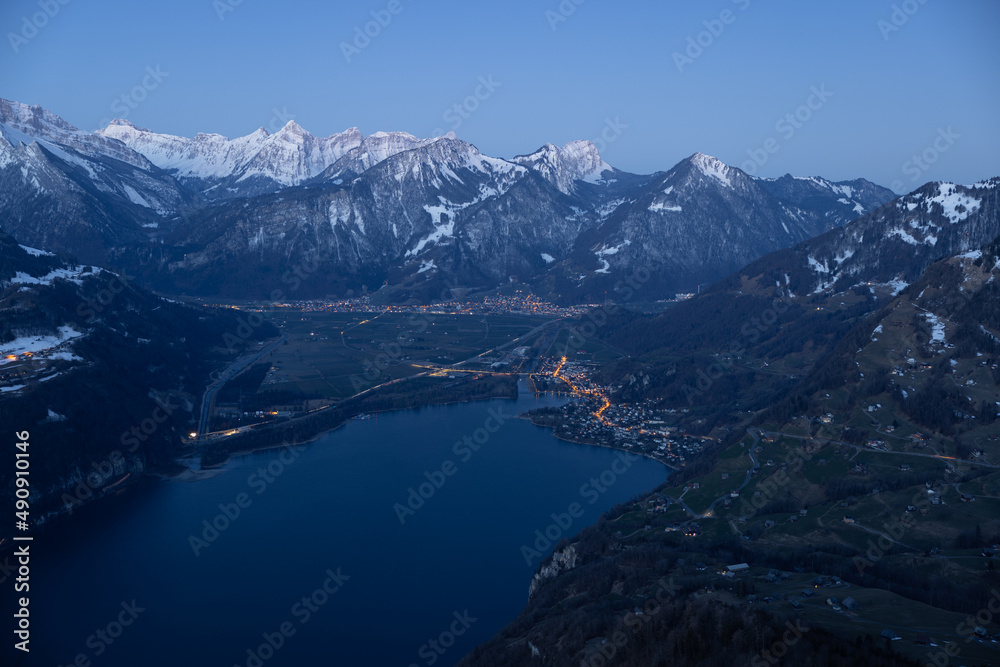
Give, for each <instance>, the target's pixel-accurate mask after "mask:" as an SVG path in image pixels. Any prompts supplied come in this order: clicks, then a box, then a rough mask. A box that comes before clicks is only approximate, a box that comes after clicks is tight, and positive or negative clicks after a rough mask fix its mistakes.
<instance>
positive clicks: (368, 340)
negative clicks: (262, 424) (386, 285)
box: [258, 309, 547, 399]
mask: <svg viewBox="0 0 1000 667" xmlns="http://www.w3.org/2000/svg"><path fill="white" fill-rule="evenodd" d="M266 315H267V316H268V317H269V318H270V319H271V320H272V321H274V322H275V323H276V324H278V325H279V327H280V328H281V330H282V332H283V333H285V334H287V335H288V337H289V339H288V342H287V343H286V344H284V345H282V346H280V347H279V348H278V349H277V350H276V351H275V352H274V353H273V354H272V355H271V357H270V358H269V363H270V365H271V372H270V373H269V374H268V377H266V378H265V379H264V382H263V383H262V384H261V385H260V388H259V390H258V392H274V393H276V394H281V395H287V396H297V397H300V398H311V399H342V398H346V397H348V396H352V395H354V394H356V393H357V392H358V391H360V390H361V389H365V388H368V387H369V386H374V385H377V384H381V383H384V382H387V381H389V380H393V379H396V378H402V377H410V376H413V375H416V374H419V373H424V372H428V371H429V370H432V369H430V368H428V367H429V366H432V365H451V364H455V363H458V362H461V361H465V360H466V359H470V358H472V357H475V356H477V355H479V354H481V353H483V352H486V351H488V350H490V349H492V348H495V347H497V346H501V345H504V344H505V343H508V342H510V341H512V340H514V339H516V338H518V337H519V336H523V335H524V334H526V333H528V332H530V331H531V330H532V329H534V328H535V327H537V326H538V325H540V324H542V323H543V322H545V321H547V320H546V319H544V318H539V317H526V316H510V315H498V316H488V317H483V316H481V315H413V314H397V313H389V314H383V315H372V314H364V313H357V314H353V313H325V312H298V311H289V310H287V309H280V310H276V311H270V312H267V313H266ZM530 342H531V341H527V342H526V343H525V344H530ZM501 354H502V353H501ZM480 366H481V367H482V365H480Z"/></svg>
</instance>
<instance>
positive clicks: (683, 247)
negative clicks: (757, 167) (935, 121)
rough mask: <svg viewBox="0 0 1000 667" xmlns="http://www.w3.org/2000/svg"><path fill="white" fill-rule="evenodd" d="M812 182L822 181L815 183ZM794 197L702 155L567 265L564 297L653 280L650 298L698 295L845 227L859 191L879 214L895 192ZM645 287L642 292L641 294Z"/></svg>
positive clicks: (594, 236)
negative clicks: (768, 257) (623, 281)
mask: <svg viewBox="0 0 1000 667" xmlns="http://www.w3.org/2000/svg"><path fill="white" fill-rule="evenodd" d="M808 182H810V183H812V181H808ZM817 182H822V183H824V184H828V185H829V186H830V187H825V186H824V187H823V188H822V189H811V188H810V189H807V190H806V191H801V190H800V189H795V188H785V192H780V189H779V188H777V187H775V186H774V183H773V182H766V181H763V180H761V179H757V178H754V177H752V176H749V175H748V174H746V173H745V172H743V171H742V170H740V169H737V168H735V167H730V166H728V165H726V164H724V163H723V162H721V161H720V160H718V159H717V158H714V157H712V156H709V155H704V154H702V153H696V154H694V155H692V156H691V157H689V158H688V159H686V160H683V161H682V162H680V163H679V164H677V165H676V166H675V167H674V168H673V169H671V170H670V171H668V172H666V173H664V174H661V175H659V176H658V177H657V178H654V179H653V180H652V181H651V182H649V184H647V185H646V186H645V187H643V188H641V189H639V190H638V191H637V192H636V193H635V196H634V197H633V198H632V200H631V201H629V202H627V203H624V204H622V205H621V206H619V207H618V208H617V209H616V210H615V211H614V212H613V213H611V214H610V215H609V216H607V218H606V219H604V220H603V221H602V223H601V225H600V226H599V227H597V228H596V229H594V230H593V231H592V232H589V233H585V234H583V235H581V237H580V238H579V239H578V243H577V247H576V251H575V252H574V255H573V257H572V259H571V260H570V261H568V262H567V263H566V267H565V268H566V271H565V273H564V274H563V278H564V281H565V282H564V284H563V289H565V290H567V291H578V292H582V293H589V294H593V293H595V292H596V293H601V292H603V291H605V290H609V289H611V286H613V285H616V284H619V280H620V278H621V277H622V276H627V275H631V274H634V273H636V272H637V271H649V270H650V267H656V270H655V271H652V276H651V279H649V280H646V281H644V289H645V290H653V291H656V292H661V293H662V292H667V293H670V292H679V291H692V290H693V289H695V287H696V285H697V284H699V283H709V282H712V281H714V280H717V279H718V278H719V277H720V276H722V275H725V274H726V273H728V272H731V271H735V270H737V269H739V268H740V267H741V266H744V265H745V264H747V263H748V262H750V261H752V260H753V259H755V258H757V257H760V256H762V255H764V254H767V253H768V252H771V251H773V250H775V249H778V248H782V247H787V246H789V245H793V244H795V243H798V242H800V241H803V240H805V239H807V238H810V237H812V236H815V235H816V234H819V233H821V232H824V231H826V230H828V229H830V228H831V227H833V226H835V225H838V224H843V222H845V221H846V220H845V217H844V215H843V214H842V211H841V210H840V208H841V207H842V206H843V204H842V203H840V201H839V200H840V199H844V198H845V195H846V192H847V191H850V192H852V193H853V191H854V189H855V188H856V189H857V190H858V191H859V192H860V191H864V193H865V197H864V198H863V199H862V201H856V202H852V204H853V206H857V207H859V208H860V209H861V210H865V211H867V210H871V209H872V208H874V207H876V206H878V205H879V204H881V203H883V202H885V201H887V200H889V199H891V198H892V193H891V192H890V191H888V190H886V189H885V188H880V187H878V186H876V185H874V184H872V183H869V182H867V181H858V182H856V185H855V186H853V187H852V186H848V185H844V184H833V183H829V182H828V181H818V180H817ZM632 291H635V288H634V287H633V290H632Z"/></svg>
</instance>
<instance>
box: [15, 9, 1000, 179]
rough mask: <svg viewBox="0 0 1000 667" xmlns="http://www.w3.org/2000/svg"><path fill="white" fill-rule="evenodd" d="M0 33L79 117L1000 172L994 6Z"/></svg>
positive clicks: (204, 17)
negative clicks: (290, 125)
mask: <svg viewBox="0 0 1000 667" xmlns="http://www.w3.org/2000/svg"><path fill="white" fill-rule="evenodd" d="M63 2H65V4H61V3H63ZM578 3H579V4H578ZM46 8H47V9H46ZM46 11H47V13H48V14H49V15H51V16H49V15H47V14H46ZM379 21H380V22H381V24H380V23H379ZM39 26H40V27H39ZM0 28H2V31H3V35H4V39H3V42H4V43H3V44H2V45H0V97H4V98H7V99H14V100H18V101H20V102H25V103H28V104H40V105H41V106H43V107H45V108H47V109H49V110H51V111H53V112H54V113H56V114H58V115H60V116H62V117H63V118H65V119H66V120H68V121H69V122H70V123H72V124H74V125H76V126H78V127H80V128H83V129H87V130H94V129H96V128H97V127H99V126H100V124H101V123H102V122H103V123H106V122H107V120H108V119H110V118H113V117H125V118H127V119H128V120H130V121H132V122H133V123H135V124H137V125H141V126H144V127H148V128H150V129H152V130H155V131H157V132H163V133H169V134H179V135H185V136H193V135H194V134H196V133H197V132H217V133H220V134H224V135H227V136H239V135H243V134H248V133H250V132H252V131H253V130H255V129H256V128H258V127H265V128H267V129H268V130H269V131H273V130H276V129H278V128H280V127H281V126H282V125H283V124H284V123H285V122H286V121H287V120H288V119H294V120H295V121H296V122H298V123H299V124H300V125H302V126H303V127H305V128H306V129H308V130H309V131H310V132H312V133H313V134H316V135H328V134H331V133H334V132H339V131H342V130H344V129H346V128H348V127H351V126H357V127H360V128H361V130H362V131H363V132H364V133H365V134H370V133H372V132H375V131H378V130H404V131H407V132H411V133H413V134H416V135H418V136H430V135H431V134H432V133H441V132H443V131H448V130H454V131H455V132H456V134H457V135H458V136H459V138H461V139H465V140H467V141H470V142H472V143H473V144H475V145H476V146H477V147H478V148H479V149H480V150H481V151H482V152H484V153H487V154H489V155H495V156H499V157H510V156H513V155H517V154H521V153H528V152H531V151H533V150H534V149H536V148H537V147H538V146H540V145H541V144H543V143H545V142H547V141H548V142H552V143H555V144H559V145H562V144H564V143H566V142H568V141H571V140H574V139H591V140H593V141H594V142H595V143H596V144H598V146H599V148H601V149H602V153H603V155H604V156H605V159H606V160H607V161H608V162H610V163H611V164H613V165H614V166H616V167H618V168H620V169H625V170H627V171H633V172H639V173H649V172H653V171H657V170H664V169H668V168H669V167H671V166H673V165H674V164H675V163H676V162H678V161H679V160H680V159H682V158H684V157H686V156H688V155H690V154H691V153H694V152H696V151H701V152H703V153H709V154H712V155H715V156H717V157H719V158H720V159H722V160H723V161H724V162H726V163H728V164H731V165H734V166H738V167H741V168H743V169H745V170H747V171H749V172H751V173H754V174H756V175H760V176H780V175H782V174H784V173H786V172H790V173H793V174H795V175H823V176H826V177H828V178H833V179H838V180H839V179H848V178H856V177H866V178H870V179H872V180H874V181H876V182H878V183H881V184H883V185H886V186H890V187H893V188H894V189H896V190H897V191H910V190H912V189H914V188H916V187H917V186H919V185H920V184H922V183H924V182H926V181H929V180H951V181H957V182H960V183H969V182H972V181H975V180H979V179H982V178H986V177H989V176H997V175H1000V123H998V122H997V119H998V118H1000V40H997V39H996V34H997V29H998V28H1000V3H997V2H995V0H948V1H947V2H945V1H944V0H894V1H890V0H886V1H884V2H882V1H878V0H841V1H839V2H835V3H834V2H824V3H815V2H808V3H807V2H801V1H798V2H795V1H792V0H772V1H770V2H764V1H763V0H712V1H711V2H698V3H681V2H663V1H662V0H660V1H659V2H653V1H635V2H629V1H623V2H614V3H612V2H609V1H607V0H562V1H561V2H560V0H548V1H546V0H537V1H535V2H530V1H528V0H507V1H506V2H489V3H485V2H484V3H481V2H458V1H455V0H439V1H436V2H430V1H427V2H421V1H419V0H371V1H363V2H358V1H352V2H328V1H324V2H318V1H313V2H307V1H304V0H284V1H282V2H276V1H273V0H171V1H170V2H135V1H134V0H128V1H126V0H6V1H5V2H3V3H2V7H0ZM366 29H367V31H368V33H369V34H370V35H374V37H370V36H368V35H365V34H364V33H365V30H366Z"/></svg>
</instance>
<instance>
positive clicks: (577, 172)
mask: <svg viewBox="0 0 1000 667" xmlns="http://www.w3.org/2000/svg"><path fill="white" fill-rule="evenodd" d="M512 161H513V162H516V163H517V164H520V165H523V166H525V167H528V168H530V169H533V170H535V171H537V172H538V173H539V174H540V175H541V176H542V177H543V178H544V179H545V180H547V181H549V182H550V183H552V184H553V185H555V186H556V188H558V190H559V191H560V192H562V193H563V194H566V195H569V194H573V193H574V192H575V190H576V186H577V181H583V182H585V183H600V182H601V181H603V180H605V178H612V174H613V173H614V171H615V169H614V167H612V166H611V165H610V164H608V163H607V162H605V161H604V159H603V158H602V157H601V154H600V153H599V152H598V151H597V147H596V146H594V144H593V143H591V142H590V141H571V142H569V143H568V144H566V145H565V146H563V147H562V148H559V147H558V146H554V145H552V144H545V145H544V146H542V147H541V148H539V149H538V150H537V151H535V152H534V153H531V154H530V155H518V156H517V157H515V158H514V159H513V160H512Z"/></svg>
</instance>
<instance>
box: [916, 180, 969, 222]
mask: <svg viewBox="0 0 1000 667" xmlns="http://www.w3.org/2000/svg"><path fill="white" fill-rule="evenodd" d="M981 203H982V202H981V200H979V199H975V198H973V197H969V196H968V195H963V194H961V193H959V192H958V191H957V188H956V186H955V185H954V184H953V183H939V184H938V195H937V196H936V197H929V198H928V199H927V210H931V204H937V205H938V206H940V207H941V208H942V210H943V212H944V216H945V217H946V218H948V220H950V221H951V223H952V224H955V223H956V222H961V221H962V220H965V219H966V218H967V217H969V214H970V213H972V212H973V211H975V210H976V209H978V208H979V206H980V204H981Z"/></svg>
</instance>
